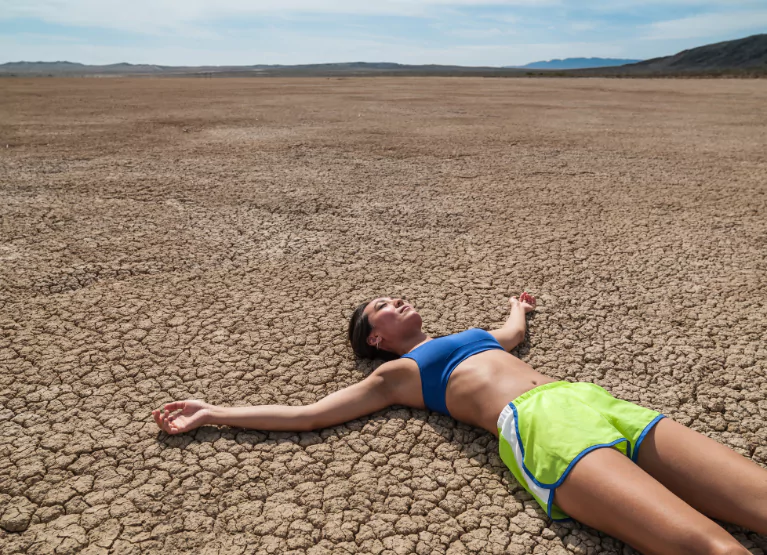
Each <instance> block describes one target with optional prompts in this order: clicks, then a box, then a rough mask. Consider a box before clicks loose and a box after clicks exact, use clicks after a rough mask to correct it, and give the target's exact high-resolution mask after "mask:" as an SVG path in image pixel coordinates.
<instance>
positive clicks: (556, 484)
mask: <svg viewBox="0 0 767 555" xmlns="http://www.w3.org/2000/svg"><path fill="white" fill-rule="evenodd" d="M509 406H510V407H511V410H512V411H514V429H515V430H514V431H515V432H516V433H517V442H518V443H519V450H520V451H521V452H522V468H523V469H524V471H525V474H527V476H528V477H529V478H530V479H531V480H532V481H533V482H535V484H536V485H537V486H538V487H541V488H543V489H550V490H553V489H555V488H557V487H559V486H560V485H562V482H564V480H565V478H567V475H568V474H569V473H570V470H572V468H573V466H574V465H575V463H577V462H578V461H579V460H581V458H583V456H584V455H586V454H588V453H591V452H592V451H593V450H594V449H600V448H602V447H612V446H613V445H617V444H618V443H623V442H624V441H625V442H626V444H627V447H626V453H631V442H630V441H629V440H628V439H626V438H625V437H621V438H619V439H616V440H615V441H612V442H610V443H598V444H597V445H592V446H590V447H586V449H584V450H583V451H581V452H580V453H578V454H577V455H576V456H575V458H574V459H573V460H572V461H570V464H569V465H567V468H566V469H565V471H564V472H563V473H562V476H560V477H559V480H557V481H556V482H554V483H553V484H544V483H543V482H539V481H538V480H537V479H536V478H535V476H533V473H532V472H530V470H529V469H528V468H527V466H525V444H524V443H522V436H521V435H520V433H519V413H517V407H515V406H514V402H513V401H512V402H511V403H509ZM643 433H644V432H643ZM641 439H642V438H641V437H640V441H641ZM549 510H550V509H549ZM549 516H551V515H549Z"/></svg>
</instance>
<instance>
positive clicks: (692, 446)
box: [637, 418, 767, 534]
mask: <svg viewBox="0 0 767 555" xmlns="http://www.w3.org/2000/svg"><path fill="white" fill-rule="evenodd" d="M637 464H638V465H639V466H640V467H641V468H642V469H643V470H645V471H646V472H647V473H648V474H650V475H651V476H652V477H653V478H655V479H656V480H658V481H659V482H660V483H662V484H663V485H664V486H666V487H667V488H668V489H669V490H671V491H672V492H674V493H675V494H676V495H678V496H679V497H681V498H682V499H684V500H685V501H686V502H687V503H689V504H690V505H692V506H693V507H695V508H696V509H698V510H699V511H700V512H702V513H704V514H706V515H708V516H710V517H712V518H717V519H719V520H724V521H726V522H731V523H733V524H737V525H738V526H743V527H744V528H748V529H749V530H753V531H754V532H758V533H759V534H767V470H765V469H764V468H762V467H760V466H759V465H758V464H756V463H755V462H753V461H750V460H749V459H747V458H745V457H743V456H741V455H739V454H738V453H736V452H735V451H733V450H732V449H730V448H728V447H725V446H724V445H722V444H721V443H718V442H716V441H714V440H713V439H711V438H709V437H706V436H704V435H703V434H699V433H698V432H696V431H695V430H691V429H690V428H688V427H686V426H683V425H682V424H680V423H679V422H675V421H673V420H671V419H669V418H664V419H663V420H661V421H660V422H658V424H656V425H655V427H654V428H653V429H652V430H651V431H650V432H649V433H648V434H647V436H645V439H644V441H642V443H641V445H640V447H639V457H638V458H637Z"/></svg>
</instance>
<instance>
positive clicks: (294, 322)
mask: <svg viewBox="0 0 767 555" xmlns="http://www.w3.org/2000/svg"><path fill="white" fill-rule="evenodd" d="M765 106H767V83H766V82H764V81H740V80H738V81H736V80H731V81H730V80H721V81H713V80H701V81H697V80H647V81H642V80H625V81H624V80H601V79H583V80H555V79H543V80H534V79H469V78H463V79H448V78H445V79H441V78H431V79H428V78H427V79H419V78H401V79H394V78H391V79H389V78H378V79H376V78H373V79H305V80H304V79H274V80H266V79H265V80H259V79H250V80H248V79H241V80H226V79H221V80H217V79H178V80H171V79H157V80H153V79H134V80H123V79H71V80H66V79H37V80H21V79H5V80H2V81H0V214H2V224H0V261H1V265H0V424H1V425H0V552H1V553H3V554H11V553H20V552H26V553H31V554H43V553H54V552H55V553H58V554H64V553H92V554H95V553H107V552H113V553H118V554H130V553H164V554H167V553H171V554H172V553H188V552H195V553H202V554H212V553H221V554H224V553H226V554H228V553H235V554H237V553H279V554H288V553H291V554H304V553H306V554H320V553H373V554H386V555H390V554H394V553H396V554H409V553H417V554H419V555H427V554H432V553H445V554H448V553H449V554H457V553H486V554H500V553H510V554H522V553H535V554H544V553H549V554H555V555H556V554H559V555H564V554H566V553H576V554H597V553H622V554H627V553H635V552H634V551H633V550H631V549H630V548H629V547H627V546H624V545H622V544H621V543H620V542H618V541H616V540H614V539H611V538H609V537H607V536H605V535H604V534H601V533H597V532H596V531H594V530H593V529H590V528H587V527H585V526H582V525H579V524H577V523H569V524H554V523H551V522H548V521H547V520H546V518H545V515H544V514H543V513H542V511H541V510H540V509H539V508H538V506H537V505H536V504H535V503H534V501H533V500H532V498H531V497H530V496H529V495H528V494H527V493H526V492H525V491H524V490H522V489H521V487H520V486H518V485H517V484H516V482H514V479H513V478H512V476H511V473H510V472H509V471H508V470H507V469H506V468H505V466H504V465H503V463H502V462H501V460H500V459H499V457H498V455H497V442H496V440H495V439H494V437H492V436H491V435H490V434H488V433H486V432H484V431H482V430H479V429H476V428H473V427H470V426H467V425H464V424H457V423H456V422H455V421H453V420H452V419H450V418H448V417H445V416H441V415H438V414H436V413H431V412H427V411H421V410H410V409H407V408H404V407H399V406H398V407H392V408H391V409H389V410H384V411H380V412H378V413H375V414H373V415H371V416H369V417H365V418H361V419H359V420H356V421H354V422H350V423H349V424H346V425H342V426H337V427H334V428H330V429H325V430H322V431H317V432H313V433H299V434H294V433H265V432H259V431H245V430H241V429H231V428H216V427H206V428H203V429H199V430H197V431H196V432H193V433H189V434H184V435H180V436H173V437H169V436H167V435H166V434H164V433H160V432H159V431H158V429H157V427H156V426H155V424H154V422H153V420H152V418H151V415H150V411H151V410H152V409H153V408H157V407H159V406H161V405H162V404H163V403H165V402H168V401H171V400H174V399H184V398H202V399H205V400H206V401H208V402H212V403H216V404H226V405H248V404H264V403H280V404H288V405H298V404H306V403H311V402H314V401H316V400H318V399H320V398H321V397H323V396H325V395H327V394H329V393H332V392H334V391H336V390H338V389H341V388H343V387H346V386H348V385H350V384H352V383H354V382H356V381H358V380H360V379H362V378H363V377H364V376H365V375H366V374H367V373H369V372H370V370H371V369H372V368H374V367H375V366H376V365H377V364H379V363H380V361H376V362H375V363H371V362H357V361H355V360H354V358H353V356H352V354H351V351H350V350H349V348H348V346H347V344H346V327H347V322H348V318H349V316H350V315H351V312H352V310H353V309H354V307H355V306H356V305H357V304H358V303H359V302H361V301H363V300H366V299H370V298H372V297H374V296H378V295H385V294H392V295H395V294H399V295H404V296H406V297H407V298H408V299H410V300H411V301H412V302H414V303H415V305H416V307H417V309H418V310H419V312H420V313H421V315H422V317H423V319H424V329H425V331H426V332H427V333H429V334H432V335H439V334H447V333H453V332H457V331H461V330H464V329H466V328H468V327H473V326H476V327H483V328H486V329H489V328H492V327H495V326H498V325H500V324H501V323H503V322H504V321H505V319H506V316H507V299H508V297H509V296H510V295H513V294H518V293H519V292H520V291H522V290H528V291H531V292H533V293H534V294H536V295H537V296H538V298H539V309H538V310H537V311H536V313H535V314H534V316H533V317H532V318H531V319H530V321H529V331H530V333H529V341H528V342H527V343H526V344H525V345H524V346H523V347H521V348H520V349H518V350H517V351H515V354H517V355H518V356H519V357H520V358H522V359H524V360H526V361H528V362H529V363H530V364H532V365H533V367H535V368H536V369H538V370H540V371H542V372H544V373H546V374H548V375H550V376H553V377H556V378H559V379H564V380H570V381H575V380H584V381H593V382H595V383H598V384H600V385H602V386H604V387H605V388H606V389H608V390H609V391H610V392H612V393H613V394H614V395H615V396H617V397H621V398H623V399H627V400H630V401H634V402H637V403H640V404H642V405H644V406H647V407H650V408H653V409H656V410H660V411H662V412H664V413H665V414H666V415H668V416H670V417H672V418H674V419H676V420H678V421H680V422H682V423H684V424H686V425H688V426H690V427H691V428H693V429H695V430H698V431H700V432H702V433H704V434H706V435H708V436H710V437H713V438H715V439H716V440H718V441H720V442H722V443H724V444H726V445H728V446H730V447H732V448H733V449H734V450H736V451H737V452H739V453H741V454H743V455H745V456H746V457H748V458H750V459H752V460H754V461H756V462H757V463H758V464H760V465H762V466H766V467H767V426H765V420H766V417H767V351H766V350H765V342H764V339H765V337H767V313H766V312H765V309H767V287H766V286H765V276H766V275H767V268H766V267H765V266H767V264H766V263H765V260H766V258H765V252H767V196H766V192H767V150H766V149H765V144H767V111H766V110H765V109H764V108H765ZM728 530H730V531H731V532H732V533H733V534H735V535H736V537H738V538H739V539H740V540H741V541H742V542H743V544H744V545H746V546H747V547H748V548H750V549H751V551H752V553H755V554H758V553H763V551H762V550H767V538H764V537H760V536H757V535H755V534H753V533H749V532H747V531H745V530H742V529H739V528H737V527H733V526H729V527H728Z"/></svg>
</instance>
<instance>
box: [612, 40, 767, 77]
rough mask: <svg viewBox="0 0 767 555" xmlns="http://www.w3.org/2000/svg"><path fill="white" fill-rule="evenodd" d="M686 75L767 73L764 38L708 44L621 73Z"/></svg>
mask: <svg viewBox="0 0 767 555" xmlns="http://www.w3.org/2000/svg"><path fill="white" fill-rule="evenodd" d="M633 68H636V69H638V70H650V71H689V70H705V69H734V68H738V69H751V68H761V69H767V34H762V35H753V36H750V37H746V38H744V39H738V40H729V41H726V42H717V43H715V44H707V45H705V46H699V47H698V48H691V49H690V50H683V51H682V52H680V53H679V54H674V55H673V56H665V57H663V58H653V59H652V60H645V61H643V62H639V63H636V64H631V65H630V66H626V67H625V68H621V69H626V70H629V69H633Z"/></svg>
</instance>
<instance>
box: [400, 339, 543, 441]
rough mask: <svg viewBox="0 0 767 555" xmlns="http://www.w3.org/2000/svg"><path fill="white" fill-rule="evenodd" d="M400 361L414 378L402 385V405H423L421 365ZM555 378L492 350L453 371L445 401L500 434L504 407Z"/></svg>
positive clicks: (456, 414) (458, 414) (462, 416)
mask: <svg viewBox="0 0 767 555" xmlns="http://www.w3.org/2000/svg"><path fill="white" fill-rule="evenodd" d="M401 360H403V361H405V364H407V367H408V369H409V370H410V372H408V378H411V379H408V381H409V382H410V381H411V380H412V387H405V388H403V391H406V392H407V393H405V395H406V397H407V398H405V399H403V400H402V404H405V405H409V406H414V407H417V408H424V407H425V405H424V402H423V394H422V393H421V376H420V374H419V372H418V365H417V363H416V362H415V361H414V360H412V359H401ZM555 381H557V380H555V379H553V378H550V377H548V376H545V375H543V374H541V373H540V372H536V371H535V370H533V367H532V366H530V365H529V364H527V363H526V362H522V361H521V360H519V359H518V358H517V357H515V356H514V355H512V354H511V353H508V352H506V351H501V350H500V349H492V350H489V351H483V352H481V353H477V354H476V355H472V356H470V357H469V358H467V359H466V360H464V361H462V362H461V363H460V364H459V365H458V366H457V367H456V368H455V370H453V373H452V374H450V379H449V380H448V382H447V394H446V399H445V404H446V405H447V410H448V411H450V415H451V416H452V417H453V418H455V419H456V420H460V421H461V422H465V423H467V424H471V425H472V426H478V427H480V428H484V429H485V430H487V431H488V432H490V433H491V434H493V435H494V436H496V437H498V429H497V428H496V425H497V423H498V416H499V415H500V414H501V411H502V410H503V407H504V406H506V405H508V404H509V403H510V402H511V401H513V400H514V399H516V398H517V397H519V396H520V395H522V394H523V393H525V392H527V391H530V390H531V389H533V388H535V387H538V386H539V385H542V384H545V383H550V382H555Z"/></svg>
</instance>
